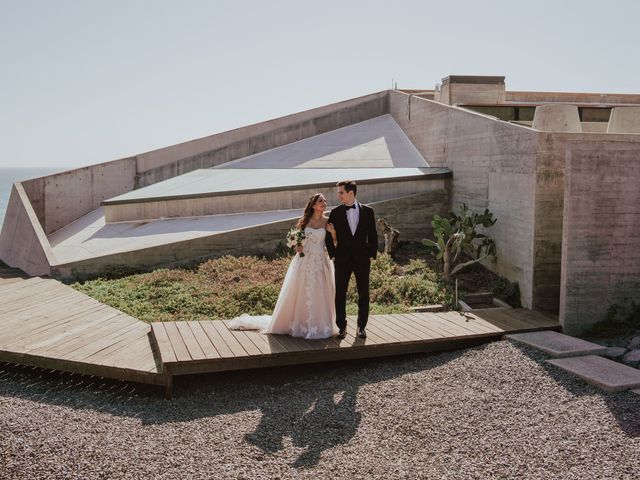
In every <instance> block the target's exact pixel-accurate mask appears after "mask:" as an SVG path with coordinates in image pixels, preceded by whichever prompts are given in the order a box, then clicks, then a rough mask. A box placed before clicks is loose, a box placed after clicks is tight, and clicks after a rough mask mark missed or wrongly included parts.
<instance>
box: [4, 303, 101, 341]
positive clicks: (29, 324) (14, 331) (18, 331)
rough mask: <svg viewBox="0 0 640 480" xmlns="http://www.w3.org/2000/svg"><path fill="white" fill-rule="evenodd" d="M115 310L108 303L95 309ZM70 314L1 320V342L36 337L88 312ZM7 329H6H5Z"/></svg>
mask: <svg viewBox="0 0 640 480" xmlns="http://www.w3.org/2000/svg"><path fill="white" fill-rule="evenodd" d="M103 310H104V311H107V310H109V311H113V309H112V308H110V307H107V306H106V305H101V306H100V307H96V310H95V311H103ZM68 313H69V316H67V317H61V318H47V317H35V318H32V319H21V320H20V321H19V322H16V323H12V322H7V321H0V325H2V327H3V330H0V331H2V333H0V344H5V343H6V342H8V341H14V340H19V339H20V338H23V337H35V336H36V335H38V334H41V333H43V332H44V331H46V330H50V331H54V330H55V329H59V328H62V326H63V324H65V323H69V322H73V321H75V320H77V319H78V317H82V316H84V315H85V314H86V310H83V311H80V312H79V313H73V312H68ZM5 329H6V330H5Z"/></svg>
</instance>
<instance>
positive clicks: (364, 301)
mask: <svg viewBox="0 0 640 480" xmlns="http://www.w3.org/2000/svg"><path fill="white" fill-rule="evenodd" d="M357 191H358V186H357V185H356V182H354V181H351V180H344V181H342V182H338V200H339V201H340V203H341V205H340V206H339V207H336V208H334V209H333V210H331V214H330V215H329V223H331V224H332V225H333V226H334V228H335V229H336V238H337V246H335V245H334V244H333V239H332V237H331V235H327V236H326V245H327V251H328V252H329V257H331V259H332V260H334V263H335V267H336V268H335V275H336V324H337V325H338V328H339V329H340V332H339V333H338V338H341V339H342V338H344V337H345V336H346V335H347V312H346V303H347V287H348V286H349V279H350V278H351V274H352V273H354V274H355V277H356V286H357V287H358V337H360V338H366V337H367V333H366V332H365V327H366V326H367V320H368V318H369V270H370V267H371V259H372V258H376V254H377V253H378V232H377V231H376V222H375V218H374V214H373V209H372V208H371V207H367V206H366V205H362V204H361V203H360V202H358V201H357V200H356V193H357Z"/></svg>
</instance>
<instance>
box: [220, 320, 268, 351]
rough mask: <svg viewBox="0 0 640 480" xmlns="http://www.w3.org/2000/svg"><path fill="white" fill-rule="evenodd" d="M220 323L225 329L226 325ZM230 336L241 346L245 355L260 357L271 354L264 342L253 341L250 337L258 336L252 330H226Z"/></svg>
mask: <svg viewBox="0 0 640 480" xmlns="http://www.w3.org/2000/svg"><path fill="white" fill-rule="evenodd" d="M221 323H222V326H223V327H224V328H227V327H226V325H225V324H224V323H223V322H221ZM228 332H229V333H231V335H233V336H234V337H235V338H236V339H237V340H238V342H239V343H240V344H241V345H242V348H244V349H245V350H246V351H247V353H249V354H250V355H261V354H267V353H271V349H270V348H269V346H268V345H267V344H266V342H262V341H260V340H259V339H256V340H255V341H253V339H252V338H251V336H250V335H260V334H259V333H256V332H254V331H252V330H228Z"/></svg>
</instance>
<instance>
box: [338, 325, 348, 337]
mask: <svg viewBox="0 0 640 480" xmlns="http://www.w3.org/2000/svg"><path fill="white" fill-rule="evenodd" d="M346 336H347V329H346V328H341V329H340V331H339V332H338V338H339V339H340V340H342V339H343V338H345V337H346Z"/></svg>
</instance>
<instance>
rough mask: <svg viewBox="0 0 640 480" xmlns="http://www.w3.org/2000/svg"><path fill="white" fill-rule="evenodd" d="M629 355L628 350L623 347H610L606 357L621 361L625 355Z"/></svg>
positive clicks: (605, 354)
mask: <svg viewBox="0 0 640 480" xmlns="http://www.w3.org/2000/svg"><path fill="white" fill-rule="evenodd" d="M625 353H627V349H626V348H623V347H609V348H607V351H606V352H605V353H604V356H605V357H607V358H610V359H611V360H620V359H621V358H622V357H623V356H624V354H625Z"/></svg>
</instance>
